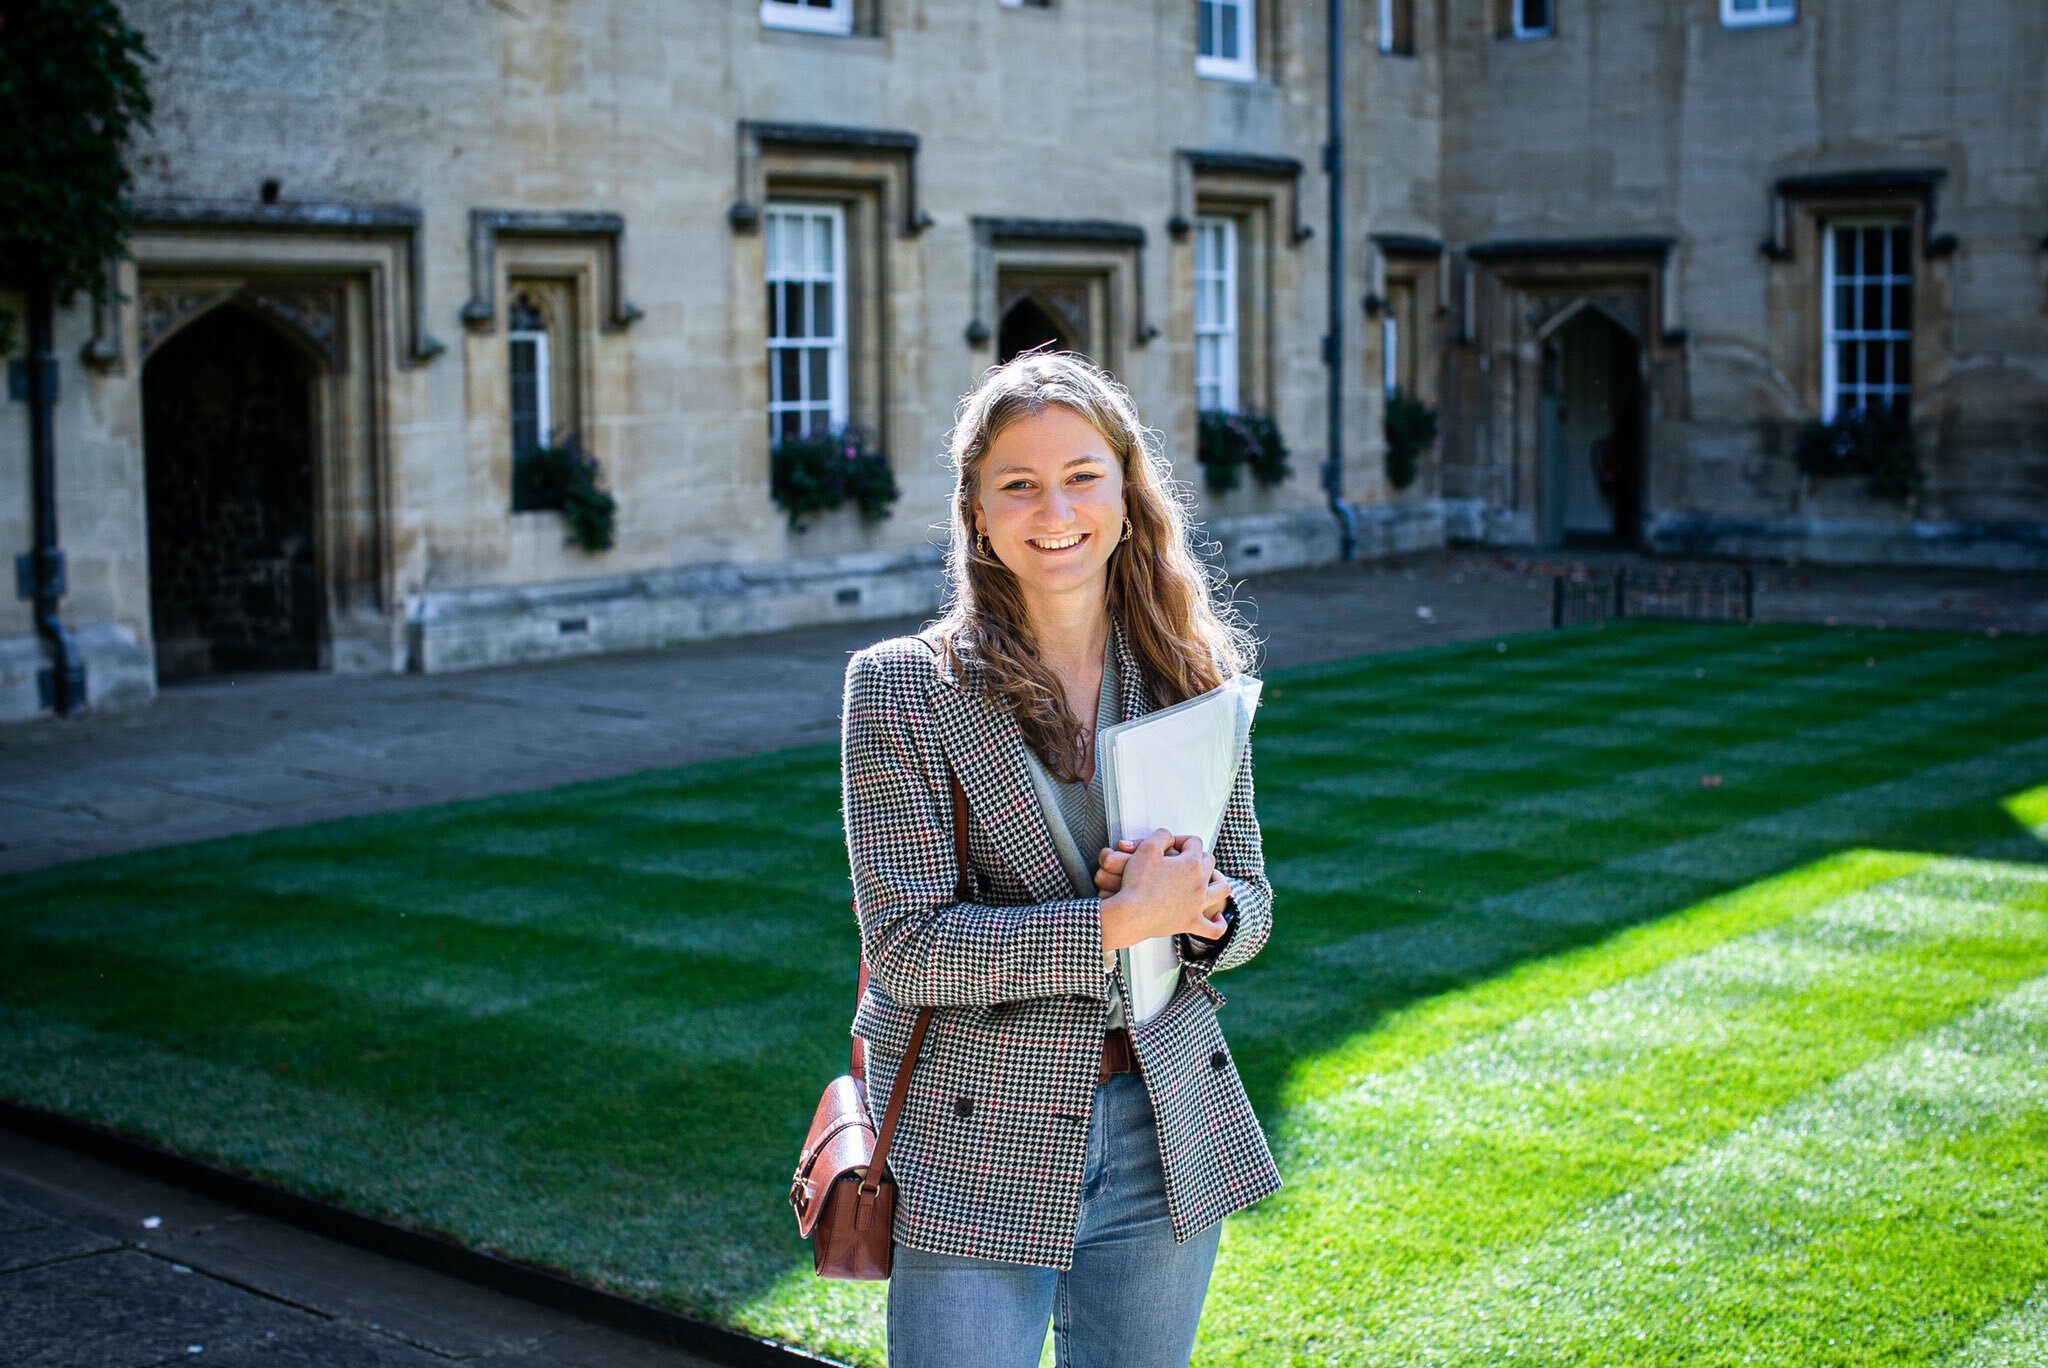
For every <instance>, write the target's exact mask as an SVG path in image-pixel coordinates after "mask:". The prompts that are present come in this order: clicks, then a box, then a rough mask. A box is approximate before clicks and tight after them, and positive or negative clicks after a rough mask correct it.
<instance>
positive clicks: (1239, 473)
mask: <svg viewBox="0 0 2048 1368" xmlns="http://www.w3.org/2000/svg"><path fill="white" fill-rule="evenodd" d="M1195 438H1196V441H1195V459H1196V460H1198V461H1200V462H1201V463H1202V482H1203V483H1204V484H1206V485H1208V487H1209V491H1210V492H1211V493H1213V494H1222V493H1226V492H1228V491H1229V490H1233V489H1235V488H1237V485H1238V481H1239V480H1240V479H1241V478H1242V477H1243V473H1244V471H1246V470H1250V471H1251V473H1252V475H1253V477H1254V478H1255V479H1257V480H1258V482H1259V483H1260V484H1262V485H1266V486H1268V487H1269V488H1270V487H1271V486H1273V485H1276V484H1279V483H1280V482H1281V481H1282V480H1284V479H1286V478H1287V443H1286V441H1285V440H1284V439H1282V437H1281V436H1280V427H1279V424H1277V423H1275V422H1274V421H1273V420H1272V419H1271V418H1269V417H1267V416H1266V415H1265V414H1263V413H1258V412H1255V411H1253V410H1250V409H1246V410H1244V411H1243V412H1240V413H1233V412H1231V411H1230V410H1228V409H1204V410H1202V412H1201V414H1200V415H1199V416H1198V417H1197V418H1196V420H1195Z"/></svg>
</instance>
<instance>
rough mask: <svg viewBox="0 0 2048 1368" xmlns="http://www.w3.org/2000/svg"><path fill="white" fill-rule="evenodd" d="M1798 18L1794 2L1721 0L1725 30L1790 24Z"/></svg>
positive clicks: (1786, 0) (1722, 21)
mask: <svg viewBox="0 0 2048 1368" xmlns="http://www.w3.org/2000/svg"><path fill="white" fill-rule="evenodd" d="M1798 17H1799V15H1798V10H1797V8H1796V6H1795V3H1794V0H1721V23H1722V26H1723V27H1725V28H1750V27H1753V26H1755V25H1758V24H1789V23H1791V22H1792V21H1793V20H1794V19H1796V18H1798Z"/></svg>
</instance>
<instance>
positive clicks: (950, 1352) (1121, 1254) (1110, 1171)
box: [889, 1074, 1223, 1368]
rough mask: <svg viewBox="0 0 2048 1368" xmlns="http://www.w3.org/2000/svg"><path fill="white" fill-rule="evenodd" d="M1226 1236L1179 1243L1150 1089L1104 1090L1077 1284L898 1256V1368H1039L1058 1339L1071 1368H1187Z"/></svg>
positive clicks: (955, 1261)
mask: <svg viewBox="0 0 2048 1368" xmlns="http://www.w3.org/2000/svg"><path fill="white" fill-rule="evenodd" d="M1222 1233H1223V1226H1222V1223H1221V1222H1218V1223H1217V1224H1215V1225H1212V1226H1210V1227H1209V1228H1208V1229H1207V1230H1205V1231H1203V1232H1202V1233H1201V1234H1199V1235H1197V1236H1195V1237H1194V1238H1192V1239H1190V1240H1189V1241H1188V1242H1187V1243H1186V1244H1175V1243H1174V1242H1173V1229H1172V1226H1171V1225H1170V1224H1169V1223H1168V1219H1167V1214H1166V1175H1165V1174H1164V1172H1163V1171H1162V1170H1161V1169H1160V1167H1159V1134H1158V1126H1157V1122H1156V1121H1155V1120H1154V1119H1153V1116H1152V1101H1151V1099H1150V1098H1149V1097H1147V1096H1146V1095H1145V1082H1144V1080H1143V1079H1141V1078H1140V1077H1138V1075H1136V1074H1117V1075H1115V1076H1114V1077H1112V1078H1111V1079H1110V1080H1109V1081H1108V1082H1107V1083H1104V1084H1102V1085H1101V1086H1100V1087H1098V1088H1096V1090H1095V1110H1094V1114H1093V1116H1091V1117H1090V1119H1089V1122H1088V1158H1087V1162H1086V1164H1085V1166H1084V1168H1083V1172H1082V1178H1081V1222H1080V1228H1079V1230H1078V1231H1077V1232H1076V1234H1075V1248H1074V1267H1073V1270H1072V1271H1071V1272H1067V1273H1062V1272H1060V1271H1059V1270H1057V1269H1052V1268H1040V1267H1037V1266H1036V1265H1033V1264H1020V1263H1004V1262H1001V1261H998V1260H995V1259H966V1258H960V1257H958V1256H956V1255H951V1254H927V1253H925V1252H924V1251H923V1250H919V1249H906V1248H904V1247H903V1246H902V1245H898V1246H897V1247H896V1255H895V1265H894V1269H893V1271H892V1272H891V1274H890V1277H889V1364H890V1368H960V1365H962V1364H976V1365H986V1366H987V1368H1011V1365H1015V1368H1037V1364H1038V1360H1039V1354H1040V1352H1041V1350H1043V1348H1044V1347H1045V1326H1046V1322H1047V1321H1048V1320H1050V1321H1051V1322H1052V1325H1053V1334H1054V1349H1055V1357H1056V1360H1057V1362H1058V1363H1059V1365H1060V1368H1154V1366H1155V1365H1157V1368H1186V1365H1187V1361H1188V1356H1189V1355H1190V1354H1191V1353H1193V1352H1194V1346H1195V1324H1196V1322H1197V1321H1199V1320H1200V1319H1201V1316H1202V1298H1203V1297H1204V1296H1206V1295H1207V1294H1208V1291H1209V1270H1210V1269H1211V1268H1212V1267H1213V1266H1214V1265H1215V1262H1216V1241H1217V1239H1218V1238H1219V1237H1220V1236H1221V1235H1222Z"/></svg>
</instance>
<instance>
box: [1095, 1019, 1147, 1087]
mask: <svg viewBox="0 0 2048 1368" xmlns="http://www.w3.org/2000/svg"><path fill="white" fill-rule="evenodd" d="M1137 1071H1138V1055H1137V1052H1136V1051H1134V1050H1133V1049H1131V1033H1130V1032H1129V1031H1128V1030H1125V1029H1124V1028H1123V1027H1121V1026H1119V1027H1117V1028H1116V1029H1115V1030H1114V1031H1109V1032H1107V1033H1105V1034H1104V1035H1103V1037H1102V1067H1101V1069H1100V1070H1098V1071H1097V1073H1096V1075H1095V1083H1096V1086H1097V1087H1100V1086H1101V1085H1102V1084H1104V1083H1107V1082H1109V1080H1110V1078H1111V1077H1112V1076H1114V1075H1116V1074H1126V1073H1136V1072H1137Z"/></svg>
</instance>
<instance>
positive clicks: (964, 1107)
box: [953, 1097, 974, 1121]
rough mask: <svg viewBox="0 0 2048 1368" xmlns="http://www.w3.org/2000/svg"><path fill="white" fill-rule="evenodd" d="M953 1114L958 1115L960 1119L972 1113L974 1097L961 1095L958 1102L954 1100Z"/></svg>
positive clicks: (964, 1118) (963, 1119)
mask: <svg viewBox="0 0 2048 1368" xmlns="http://www.w3.org/2000/svg"><path fill="white" fill-rule="evenodd" d="M953 1115H955V1116H957V1117H959V1118H960V1119H961V1120H962V1121H965V1120H966V1119H967V1118H968V1117H970V1116H972V1115H974V1099H973V1098H971V1097H963V1098H961V1099H960V1100H959V1101H958V1102H955V1103H954V1104H953Z"/></svg>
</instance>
